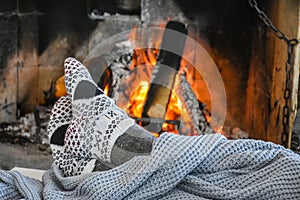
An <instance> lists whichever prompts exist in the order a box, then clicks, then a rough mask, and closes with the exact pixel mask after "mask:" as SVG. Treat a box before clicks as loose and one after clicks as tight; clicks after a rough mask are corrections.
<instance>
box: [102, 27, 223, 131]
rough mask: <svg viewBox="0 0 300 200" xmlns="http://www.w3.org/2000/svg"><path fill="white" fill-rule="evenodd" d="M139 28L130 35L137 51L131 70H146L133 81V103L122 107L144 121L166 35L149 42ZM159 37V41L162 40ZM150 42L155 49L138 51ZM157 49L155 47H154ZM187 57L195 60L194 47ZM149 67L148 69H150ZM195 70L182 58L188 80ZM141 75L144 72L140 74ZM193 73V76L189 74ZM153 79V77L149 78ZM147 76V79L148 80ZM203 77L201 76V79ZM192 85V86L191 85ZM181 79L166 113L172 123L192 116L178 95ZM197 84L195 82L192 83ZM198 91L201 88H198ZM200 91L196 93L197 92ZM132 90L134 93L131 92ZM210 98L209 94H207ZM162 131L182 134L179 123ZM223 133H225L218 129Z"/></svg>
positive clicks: (188, 49)
mask: <svg viewBox="0 0 300 200" xmlns="http://www.w3.org/2000/svg"><path fill="white" fill-rule="evenodd" d="M164 25H165V24H162V25H161V26H162V27H164ZM137 30H138V29H136V28H133V29H132V31H131V34H130V35H129V36H128V37H129V40H130V41H131V42H132V44H133V46H134V47H135V48H134V51H133V55H132V60H131V65H130V66H129V69H130V70H131V71H133V70H135V69H138V67H139V66H146V67H143V69H144V70H145V71H142V72H141V71H139V78H138V79H135V78H133V80H130V81H136V82H134V85H135V86H134V87H135V88H134V89H133V88H131V89H129V90H128V91H129V93H128V94H127V95H128V96H129V102H128V104H127V105H126V103H125V104H122V106H120V107H121V108H122V109H124V110H126V111H127V113H128V115H129V116H131V117H132V118H135V119H141V118H142V113H143V108H144V105H145V102H146V98H147V93H148V90H149V88H150V83H149V81H145V79H146V80H150V77H151V74H152V70H153V67H154V66H155V65H156V58H157V57H158V53H159V47H160V45H161V42H162V34H161V37H160V35H159V36H158V35H156V36H155V37H153V38H155V39H154V40H151V39H153V38H152V37H149V38H150V40H149V38H148V40H147V41H145V39H143V37H141V35H142V33H138V31H137ZM158 38H159V39H158ZM144 42H147V44H146V46H151V47H152V48H147V49H143V48H138V47H139V46H145V45H141V44H142V43H144ZM153 47H154V48H153ZM184 57H193V58H194V57H195V53H194V49H193V48H186V50H185V52H184ZM146 68H147V69H146ZM191 69H194V66H192V65H191V64H190V63H188V62H187V61H186V60H185V59H182V61H181V64H180V70H184V71H185V72H187V79H188V81H189V80H193V78H192V76H193V75H195V73H196V72H194V71H191ZM140 72H141V73H140ZM189 74H192V75H189ZM149 76H150V77H149ZM145 77H147V78H145ZM197 77H198V78H199V75H198V76H197ZM190 84H191V83H190ZM179 85H180V84H179V76H177V77H176V79H175V83H174V86H173V89H172V92H171V95H170V100H169V102H168V107H167V110H166V114H165V119H163V120H166V121H172V122H174V121H175V122H176V120H177V122H178V121H180V120H182V119H183V118H184V117H185V115H188V114H187V112H186V110H185V109H184V106H183V102H181V101H180V99H179V97H178V96H177V95H176V92H175V91H176V89H177V88H176V87H179ZM191 85H193V83H192V84H191ZM194 85H196V86H197V85H198V84H194ZM108 88H109V87H108V86H105V88H104V91H108ZM196 88H197V89H198V88H199V87H196ZM197 89H196V90H197ZM130 90H131V91H130ZM195 94H196V95H197V96H196V98H197V99H198V100H200V99H201V98H199V97H200V94H199V93H198V92H195ZM202 94H203V92H202V91H201V95H202ZM206 96H207V95H206ZM205 116H206V120H207V122H209V121H210V116H209V114H205ZM162 131H167V132H172V133H176V134H178V133H179V130H178V128H177V127H176V125H175V124H173V123H163V125H162ZM218 131H221V130H218ZM153 134H154V135H155V134H156V135H157V136H158V134H157V133H153ZM187 134H188V135H194V134H197V133H187Z"/></svg>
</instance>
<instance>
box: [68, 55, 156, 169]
mask: <svg viewBox="0 0 300 200" xmlns="http://www.w3.org/2000/svg"><path fill="white" fill-rule="evenodd" d="M65 84H66V89H67V92H68V96H69V97H70V99H72V112H73V120H72V122H71V124H70V125H69V127H68V129H67V132H66V134H67V135H66V137H65V138H66V140H65V142H66V148H68V150H69V151H70V152H72V153H73V154H74V155H77V156H78V157H88V158H95V159H97V160H99V161H100V162H101V163H106V164H107V165H111V166H116V165H119V164H122V163H124V162H126V161H128V160H129V159H131V158H132V157H133V156H136V155H139V153H143V152H139V151H136V152H132V151H128V150H127V149H128V146H130V145H128V142H126V141H127V139H128V137H130V139H131V140H130V142H129V143H131V144H132V143H133V144H136V146H140V147H141V146H146V147H147V148H146V149H147V152H148V153H149V152H150V151H151V149H152V143H153V140H154V137H153V136H152V135H151V134H149V133H148V132H147V131H146V130H144V129H139V128H137V127H136V126H138V125H136V124H135V122H134V120H133V119H131V118H129V117H128V116H127V114H126V113H125V112H124V111H123V110H121V109H120V108H119V107H118V106H116V104H115V102H114V100H112V99H111V98H109V97H107V96H105V95H104V93H103V91H102V90H101V89H100V88H98V86H97V85H96V84H95V83H94V81H93V80H92V77H91V75H90V74H89V72H88V70H87V69H86V68H85V66H83V65H82V64H81V63H80V62H78V61H77V60H75V59H74V58H67V59H66V60H65ZM134 127H135V128H134ZM136 130H139V131H141V132H139V131H136ZM125 132H126V133H125ZM69 135H73V136H74V137H70V136H69ZM130 135H131V136H130ZM120 136H122V137H120ZM126 136H128V137H126ZM119 137H120V138H119ZM118 138H119V140H118ZM145 138H146V139H145ZM136 139H137V140H136ZM117 140H118V142H116V141H117ZM135 141H137V142H136V143H135ZM145 141H146V142H147V144H146V145H143V144H142V143H143V142H145ZM115 144H119V145H115ZM126 147H127V148H126ZM129 150H130V148H129ZM144 151H145V150H144ZM112 154H114V155H112Z"/></svg>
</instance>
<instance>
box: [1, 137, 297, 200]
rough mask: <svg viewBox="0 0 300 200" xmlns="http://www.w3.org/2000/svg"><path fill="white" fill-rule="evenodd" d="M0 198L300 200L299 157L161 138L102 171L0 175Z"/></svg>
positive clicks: (220, 140) (268, 148)
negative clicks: (148, 151) (149, 149)
mask: <svg viewBox="0 0 300 200" xmlns="http://www.w3.org/2000/svg"><path fill="white" fill-rule="evenodd" d="M0 180H1V181H0V199H19V198H22V197H25V198H26V199H72V200H73V199H300V156H299V155H297V154H295V153H293V152H291V151H289V150H287V149H285V148H283V147H281V146H279V145H275V144H273V143H268V142H262V141H256V140H236V141H229V140H226V139H225V138H224V137H223V136H221V135H217V134H211V135H205V136H197V137H185V136H178V135H173V134H167V133H165V134H163V135H162V136H161V137H160V138H158V140H157V141H156V143H155V145H154V148H153V151H152V153H151V155H150V156H140V157H136V158H134V159H132V160H130V161H129V162H127V163H125V164H123V165H121V166H119V167H117V168H114V169H112V170H109V171H105V172H94V173H91V174H89V175H81V176H75V177H68V178H64V177H62V176H61V173H60V171H59V170H58V169H57V168H56V167H55V166H54V165H53V166H52V169H51V170H49V171H47V172H46V173H45V174H44V176H43V182H40V181H38V180H34V179H30V178H28V177H25V176H23V175H21V174H20V173H18V172H13V171H0Z"/></svg>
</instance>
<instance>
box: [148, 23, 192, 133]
mask: <svg viewBox="0 0 300 200" xmlns="http://www.w3.org/2000/svg"><path fill="white" fill-rule="evenodd" d="M174 31H176V32H179V33H182V34H184V35H187V28H186V26H185V25H184V24H182V23H180V22H176V21H170V22H168V24H167V25H166V30H165V32H164V36H163V40H162V44H161V48H160V52H159V55H158V58H157V64H156V66H155V67H154V69H153V73H152V78H151V84H150V88H149V91H148V93H147V97H146V102H145V105H144V108H143V112H142V117H143V118H158V119H164V118H165V115H166V112H167V108H168V104H169V101H170V97H171V90H172V88H173V85H174V81H175V77H176V74H177V72H178V70H179V67H180V61H181V56H182V54H183V51H184V47H185V41H186V37H178V36H176V35H175V33H174ZM168 50H172V51H173V52H170V51H168ZM174 52H176V53H174ZM143 125H144V126H145V125H148V126H147V127H145V128H147V129H148V130H149V131H152V132H160V131H161V128H162V124H157V123H155V126H151V124H150V125H149V123H143Z"/></svg>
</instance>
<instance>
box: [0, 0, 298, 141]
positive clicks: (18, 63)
mask: <svg viewBox="0 0 300 200" xmlns="http://www.w3.org/2000/svg"><path fill="white" fill-rule="evenodd" d="M2 4H3V6H2V8H3V10H1V12H2V13H3V15H1V21H0V23H1V24H2V27H6V28H7V30H11V31H10V32H11V33H12V34H6V32H5V31H3V32H2V35H3V37H2V40H3V41H5V42H3V43H1V44H2V45H6V46H5V49H7V50H6V51H5V52H4V51H3V50H2V52H1V54H2V55H3V56H2V57H1V60H0V61H1V62H0V63H1V66H0V77H1V80H2V82H1V86H0V90H1V93H2V94H3V95H1V97H0V107H1V110H0V123H1V124H6V123H12V122H15V121H17V120H18V118H20V117H21V116H23V115H26V113H30V112H33V110H34V108H35V107H36V106H37V105H51V103H53V101H54V100H55V99H56V96H55V94H57V93H59V92H58V91H59V88H56V87H57V86H58V85H59V84H56V83H57V80H60V81H61V79H59V77H61V75H62V74H63V68H62V63H63V60H64V58H66V57H67V56H74V57H76V58H78V59H79V60H81V61H84V62H85V64H86V65H87V66H88V67H89V70H91V72H92V74H93V76H94V79H95V80H96V81H97V82H98V83H99V84H100V85H101V86H103V89H105V90H106V91H107V92H108V93H107V94H108V95H111V96H112V97H113V98H116V100H117V103H118V105H120V106H121V107H123V108H124V109H127V108H128V107H130V106H132V105H133V104H135V103H137V102H128V99H129V96H130V95H140V94H141V93H142V91H143V90H146V91H147V88H146V87H148V86H149V85H148V83H149V81H150V78H151V74H152V71H151V69H152V68H151V67H153V66H151V64H153V62H155V59H154V61H153V59H151V56H153V57H155V56H157V53H158V52H157V48H158V47H159V45H160V41H161V37H162V35H163V31H162V32H160V33H157V34H155V35H147V33H139V32H138V31H142V30H147V29H148V28H150V27H155V28H158V29H161V30H163V28H164V27H165V25H166V23H167V21H170V20H173V21H179V22H182V23H184V24H187V25H188V27H189V28H188V32H189V36H188V37H189V38H191V39H193V40H194V41H197V43H198V44H199V45H200V46H201V49H202V50H203V51H205V53H203V54H201V56H199V55H196V53H195V52H197V51H196V50H197V49H196V47H195V46H190V45H186V47H185V51H186V53H188V54H189V56H190V57H189V59H191V62H192V63H193V62H194V63H196V64H195V65H193V64H191V63H189V62H186V60H184V59H183V60H182V61H181V66H183V65H184V67H181V71H179V72H178V75H179V76H178V77H179V78H178V80H180V75H182V77H184V78H183V79H184V80H186V83H188V87H190V89H188V90H190V91H192V93H191V95H190V96H193V95H194V96H195V99H194V101H192V102H197V104H198V108H199V109H200V110H201V112H200V113H201V115H203V117H204V118H205V122H210V121H209V120H211V119H209V116H210V115H213V116H214V112H212V105H214V106H215V108H216V110H215V112H216V116H218V117H219V116H220V115H222V114H223V113H224V111H225V110H226V113H224V115H225V114H226V115H225V116H224V120H223V119H222V116H221V117H220V118H221V119H220V121H221V122H222V121H224V123H220V124H223V125H222V131H223V134H225V135H227V136H230V135H232V137H235V134H236V133H237V132H238V133H243V132H242V131H241V130H243V131H244V132H246V133H248V135H249V137H250V138H255V139H263V140H268V141H272V142H276V143H282V130H283V125H282V118H283V117H282V115H283V107H284V98H283V94H284V89H285V88H284V86H285V69H284V68H285V61H286V59H287V50H286V48H287V47H286V44H285V43H284V42H283V41H281V40H279V39H277V38H276V37H275V36H274V34H273V33H272V31H271V30H269V29H268V28H267V27H266V26H265V25H264V24H263V23H262V21H261V20H260V19H259V17H258V16H257V13H256V12H255V10H254V9H253V8H251V6H250V5H249V3H248V1H238V0H231V1H223V0H218V1H214V2H209V1H189V2H184V1H181V0H172V1H163V0H160V1H150V0H140V1H134V0H132V1H115V2H111V3H107V2H106V1H102V0H97V1H96V0H87V1H72V6H70V2H69V1H51V2H42V1H27V2H26V3H24V2H23V1H19V0H16V1H3V2H2ZM258 5H259V6H260V7H261V9H263V10H264V11H266V13H267V15H268V16H269V17H270V19H271V20H272V22H273V24H274V25H276V26H277V27H278V28H280V29H281V30H282V31H283V32H284V33H285V34H286V36H287V37H289V38H297V37H298V27H299V24H298V18H297V17H298V16H299V13H298V12H299V2H298V1H280V0H275V1H271V0H269V1H264V2H258ZM287 19H289V23H285V22H286V20H287ZM135 28H136V29H135ZM135 30H136V31H137V32H135V33H134V31H135ZM124 31H127V33H130V36H128V35H122V34H121V35H119V36H122V37H120V38H117V39H118V40H117V42H116V40H114V41H113V40H111V41H112V42H113V43H111V44H109V47H111V49H105V51H106V52H101V49H99V51H98V52H97V46H98V47H99V44H101V43H103V41H106V42H109V38H111V37H113V36H114V35H116V34H120V33H122V32H124ZM134 34H135V35H134ZM143 34H144V35H143ZM130 37H136V38H135V40H137V37H142V38H143V39H144V40H146V42H148V44H149V42H153V43H152V47H154V48H152V49H151V48H149V46H148V48H149V51H151V52H150V53H149V52H148V54H147V61H140V60H139V58H134V56H136V53H137V52H134V49H133V46H130V45H128V41H129V42H130V40H132V38H130ZM106 39H108V40H106ZM144 42H145V41H144ZM296 51H298V47H297V49H296ZM146 53H147V52H146ZM95 54H98V57H97V56H94V55H95ZM99 55H101V56H99ZM203 55H208V56H209V59H208V58H206V57H203ZM109 56H110V57H109ZM114 56H116V57H114ZM118 59H119V60H118ZM126 59H129V60H126ZM205 59H206V61H205ZM210 59H211V61H209V60H210ZM297 59H298V57H297V56H296V57H295V61H297ZM117 60H118V62H119V63H121V64H122V62H125V64H130V65H129V66H127V67H128V69H130V70H127V69H119V70H121V71H119V72H117V70H116V68H117V67H118V66H117V63H118V62H116V61H117ZM212 61H213V62H212ZM126 62H127V63H126ZM134 62H145V63H142V64H143V65H144V66H145V67H144V68H143V69H142V68H139V69H133V68H134V67H133V66H132V65H131V64H132V63H134ZM212 63H213V64H215V66H216V67H217V70H218V72H219V75H220V77H221V78H222V83H223V84H224V89H225V92H226V98H225V97H224V96H223V95H222V92H221V93H217V90H219V88H217V89H216V88H215V87H214V86H215V83H214V82H213V81H212V83H210V84H211V85H207V80H206V79H205V78H203V76H205V73H206V72H205V71H199V70H198V69H197V68H196V67H195V66H197V65H204V66H208V65H209V64H212ZM295 63H296V65H295V66H294V73H293V76H292V77H291V79H292V100H291V102H290V107H291V110H292V112H291V113H292V115H291V120H290V122H291V124H290V126H292V122H293V117H294V116H295V112H294V111H295V110H296V109H297V94H298V92H297V88H298V77H297V76H298V74H299V73H298V70H297V64H298V62H295ZM139 64H141V63H139ZM112 65H116V66H114V67H113V66H112ZM131 68H132V69H131ZM122 70H123V71H122ZM126 70H127V71H126ZM138 70H148V72H146V74H147V73H148V74H147V76H145V77H144V78H145V81H147V83H144V82H142V81H140V80H139V81H138V80H136V79H135V77H134V76H133V75H134V74H140V72H139V71H138ZM123 72H124V73H125V72H126V73H127V74H128V73H129V75H128V77H129V79H123V78H124V77H123V78H120V77H119V81H121V82H122V83H123V82H126V81H127V82H126V83H127V85H128V83H132V84H135V85H133V86H132V87H133V88H134V90H133V91H130V92H123V93H121V92H120V88H118V87H117V86H116V85H114V84H115V81H116V79H118V76H119V75H120V73H123ZM118 73H119V75H117V74H118ZM105 74H106V75H105ZM121 75H122V74H121ZM121 75H120V76H121ZM128 77H127V78H128ZM139 78H141V77H139ZM211 80H214V78H211ZM181 82H182V83H184V81H181ZM51 83H52V84H51ZM143 83H144V84H143ZM118 84H119V86H124V84H120V83H118ZM211 89H215V90H216V92H212V91H211ZM45 93H46V94H47V95H46V98H45ZM118 95H119V96H122V95H123V96H126V98H123V100H122V98H121V97H116V96H118ZM58 96H59V95H58ZM212 96H214V98H213V97H212ZM223 97H224V98H225V99H223V101H221V100H222V98H223ZM180 98H181V99H184V98H187V97H183V95H179V94H178V92H177V93H176V92H174V95H173V97H172V98H171V101H174V102H177V101H178V102H180V103H178V104H179V106H178V105H177V108H174V110H170V111H169V112H171V113H172V114H173V115H179V114H178V113H176V109H178V107H179V108H180V107H184V106H185V105H184V104H187V103H184V102H182V101H183V100H180ZM135 99H136V100H138V97H135ZM216 99H218V100H216ZM118 100H119V101H118ZM212 101H216V103H217V104H215V103H213V104H212ZM224 102H226V104H225V105H224ZM193 104H194V105H195V103H193ZM204 105H205V106H204ZM129 112H131V113H129V114H130V115H132V112H134V111H132V110H131V111H129ZM180 112H181V111H180ZM186 112H188V111H186ZM197 112H199V111H197ZM218 112H220V113H218ZM170 115H171V114H170ZM180 116H181V114H180ZM218 117H217V118H216V119H213V121H214V120H215V122H216V123H217V124H218V123H219V122H218ZM135 118H137V119H141V118H142V117H141V116H135ZM175 118H176V117H175ZM191 118H193V117H191V116H189V119H185V121H186V122H185V124H188V123H190V121H191V120H192V119H191ZM178 119H180V117H179V118H178V116H177V118H176V119H172V120H173V121H172V120H170V119H164V120H168V122H171V124H172V123H175V126H174V127H175V128H174V127H172V129H177V127H176V126H177V125H176V123H177V122H178ZM180 120H181V119H180ZM180 120H179V121H180ZM199 120H200V119H199ZM202 122H203V120H202ZM165 126H166V127H167V129H166V130H169V129H168V128H170V127H168V126H170V124H169V125H168V124H167V125H165ZM172 126H173V125H172ZM216 127H217V128H220V127H218V126H216ZM213 128H214V127H213ZM183 129H184V127H183ZM185 129H189V128H186V127H185ZM237 130H238V131H237ZM175 131H176V130H175ZM181 131H182V132H184V130H181ZM216 131H220V129H218V130H216ZM233 133H234V134H233Z"/></svg>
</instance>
